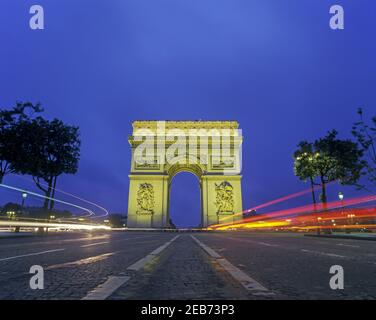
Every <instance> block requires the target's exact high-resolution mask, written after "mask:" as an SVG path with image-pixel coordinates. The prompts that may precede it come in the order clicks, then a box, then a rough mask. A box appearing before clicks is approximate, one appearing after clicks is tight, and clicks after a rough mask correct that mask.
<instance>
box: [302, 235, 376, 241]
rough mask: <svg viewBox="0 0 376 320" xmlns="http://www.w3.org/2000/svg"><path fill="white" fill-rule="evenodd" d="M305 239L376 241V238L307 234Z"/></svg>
mask: <svg viewBox="0 0 376 320" xmlns="http://www.w3.org/2000/svg"><path fill="white" fill-rule="evenodd" d="M304 236H305V237H316V238H332V239H352V240H367V241H376V237H367V236H365V237H359V236H352V235H341V234H339V235H337V234H332V235H329V234H323V235H318V234H305V235H304Z"/></svg>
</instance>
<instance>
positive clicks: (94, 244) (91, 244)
mask: <svg viewBox="0 0 376 320" xmlns="http://www.w3.org/2000/svg"><path fill="white" fill-rule="evenodd" d="M105 243H110V241H103V242H96V243H89V244H85V245H83V246H81V248H87V247H92V246H99V245H100V244H105Z"/></svg>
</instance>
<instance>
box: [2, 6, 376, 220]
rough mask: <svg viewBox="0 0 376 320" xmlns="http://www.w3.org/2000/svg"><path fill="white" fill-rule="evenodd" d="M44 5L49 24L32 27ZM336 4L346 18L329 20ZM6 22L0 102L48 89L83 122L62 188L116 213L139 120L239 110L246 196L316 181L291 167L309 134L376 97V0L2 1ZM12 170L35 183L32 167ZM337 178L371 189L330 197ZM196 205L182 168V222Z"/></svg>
mask: <svg viewBox="0 0 376 320" xmlns="http://www.w3.org/2000/svg"><path fill="white" fill-rule="evenodd" d="M33 4H40V5H42V6H43V7H44V10H45V30H36V31H35V30H34V31H33V30H31V29H30V28H29V18H30V14H29V8H30V6H31V5H33ZM333 4H341V5H343V7H344V9H345V30H341V31H339V30H337V31H334V30H331V29H330V28H329V19H330V14H329V8H330V6H331V5H333ZM0 25H1V27H0V107H1V108H8V107H12V106H13V105H14V104H15V102H16V101H32V102H41V103H42V105H43V107H44V108H45V116H46V117H47V118H54V117H57V118H60V119H62V120H63V121H64V122H66V123H68V124H72V125H77V126H79V127H80V131H81V138H82V148H81V161H80V166H79V171H78V173H77V174H76V175H75V176H68V175H66V176H62V177H61V178H60V180H59V182H58V188H60V189H62V190H64V191H68V192H71V193H73V194H75V195H78V196H80V197H83V198H85V199H88V200H91V201H94V202H96V203H98V204H100V205H102V206H104V207H105V208H107V209H108V210H109V211H110V212H118V213H126V211H127V198H128V183H129V182H128V174H129V169H130V148H129V145H128V142H127V136H128V135H129V134H131V129H132V128H131V122H132V121H134V120H150V119H151V120H166V119H168V120H197V119H202V120H237V121H238V122H239V123H240V127H241V128H242V129H243V135H244V144H243V203H244V207H245V208H248V207H251V206H254V205H258V204H261V203H263V202H266V201H270V200H272V199H275V198H278V197H281V196H285V195H288V194H291V193H295V192H298V191H301V190H303V189H306V188H308V185H307V184H304V183H303V182H301V181H299V180H298V179H297V178H296V177H295V176H294V174H293V160H292V154H293V152H294V150H295V149H296V145H297V144H298V142H299V141H301V140H303V139H308V140H313V139H315V138H318V137H320V136H323V135H325V134H326V132H327V131H328V130H331V129H337V130H338V131H339V134H340V137H341V138H347V137H351V134H350V131H351V127H352V123H353V122H355V121H356V120H357V114H356V110H357V108H358V107H363V108H364V110H365V112H366V115H368V116H371V115H374V113H375V110H376V108H375V106H376V96H375V95H376V89H375V84H376V61H375V57H376V41H375V36H376V2H375V1H373V0H357V1H353V0H338V1H334V0H320V1H318V0H284V1H283V0H258V1H256V0H54V1H51V0H38V1H35V0H33V1H28V0H2V1H1V3H0ZM4 183H6V184H11V185H15V186H20V187H23V188H28V189H33V190H34V189H35V188H34V187H33V184H32V182H30V178H29V177H16V176H7V177H5V180H4ZM338 190H342V191H344V193H345V195H346V196H347V195H348V197H350V196H356V195H360V194H361V192H358V191H356V190H354V188H351V187H337V186H336V185H333V186H332V187H331V188H330V190H329V199H330V200H333V199H334V198H335V197H336V193H337V192H338ZM0 195H1V197H2V198H4V199H5V198H6V199H10V200H13V201H17V200H19V195H15V194H13V193H7V192H5V191H4V190H2V191H0ZM60 198H62V199H66V200H69V198H68V197H66V196H65V195H60ZM71 200H72V199H71ZM30 201H31V200H30ZM309 201H310V196H309V194H308V195H307V196H304V197H301V198H299V199H295V200H291V201H289V202H288V203H285V204H283V205H284V206H287V207H291V206H295V205H300V204H303V203H308V202H309ZM2 202H3V201H2ZM272 209H273V208H270V210H272ZM199 210H200V208H199V185H198V182H197V179H196V178H195V177H194V176H193V175H191V174H189V173H182V174H179V175H177V176H176V177H175V178H174V180H173V186H172V197H171V215H172V219H173V221H174V222H175V223H176V224H177V225H179V226H190V225H197V224H198V223H199V219H200V213H199Z"/></svg>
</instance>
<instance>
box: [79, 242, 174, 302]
mask: <svg viewBox="0 0 376 320" xmlns="http://www.w3.org/2000/svg"><path fill="white" fill-rule="evenodd" d="M178 237H179V235H178V236H176V237H174V238H172V239H171V240H169V241H167V242H166V243H164V244H163V245H161V246H160V247H158V248H157V249H155V250H153V251H152V252H150V253H149V254H148V255H147V256H146V257H144V258H141V259H140V260H138V261H136V262H135V263H133V264H132V265H130V266H129V267H128V268H127V270H128V271H139V270H140V269H142V268H143V267H144V266H145V265H146V264H147V263H148V262H149V261H150V260H151V259H153V258H154V257H155V256H157V255H158V254H160V253H161V252H162V251H163V250H164V249H166V248H167V247H168V246H169V245H170V244H171V243H172V242H173V241H175V240H176V239H177V238H178ZM130 279H131V276H130V275H126V276H116V277H115V276H111V277H109V278H108V279H107V280H106V281H105V282H104V283H102V284H100V285H99V286H97V287H96V288H95V289H94V290H92V291H91V292H89V293H88V294H87V295H86V296H85V297H83V298H82V300H105V299H107V298H108V297H109V296H110V295H111V294H113V293H114V292H115V291H116V290H117V289H119V288H120V287H121V286H122V285H123V284H125V283H126V282H127V281H129V280H130Z"/></svg>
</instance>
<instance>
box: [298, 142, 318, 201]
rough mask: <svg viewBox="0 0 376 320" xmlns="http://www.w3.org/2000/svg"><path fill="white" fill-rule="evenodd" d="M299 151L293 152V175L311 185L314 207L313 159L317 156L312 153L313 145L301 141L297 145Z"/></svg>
mask: <svg viewBox="0 0 376 320" xmlns="http://www.w3.org/2000/svg"><path fill="white" fill-rule="evenodd" d="M298 147H299V149H298V150H296V151H295V152H294V159H295V161H294V173H295V175H296V176H297V177H299V179H300V180H303V181H307V180H309V182H310V185H311V194H312V201H313V204H314V205H316V196H315V185H316V183H315V177H316V172H317V170H316V162H315V158H316V156H317V155H318V154H317V153H316V154H315V153H314V151H313V144H312V143H309V142H307V141H302V142H300V143H299V145H298Z"/></svg>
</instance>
